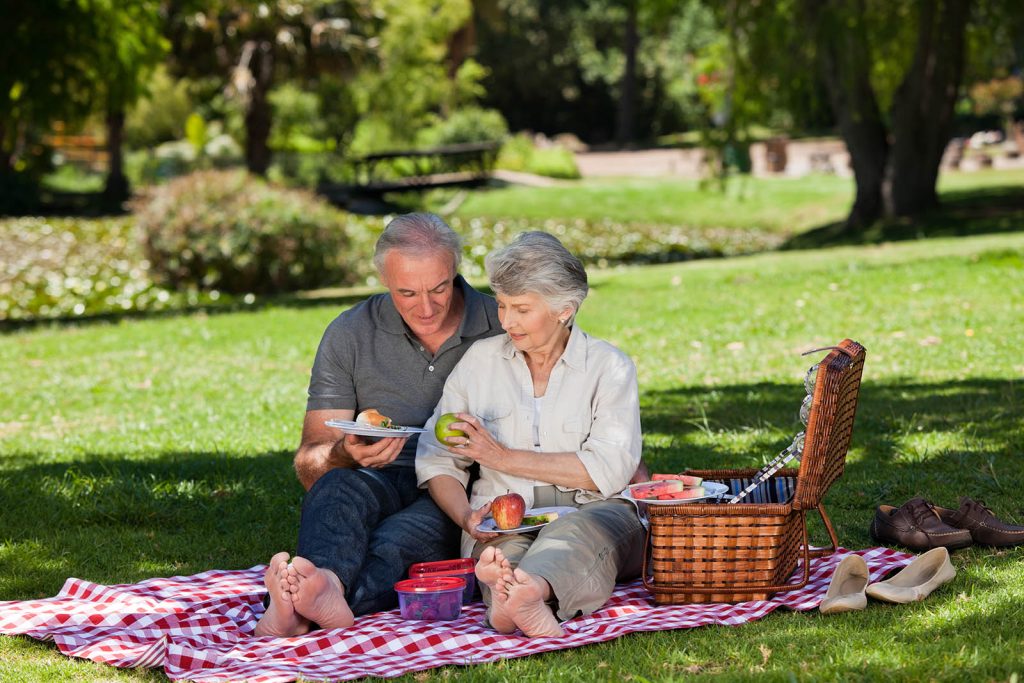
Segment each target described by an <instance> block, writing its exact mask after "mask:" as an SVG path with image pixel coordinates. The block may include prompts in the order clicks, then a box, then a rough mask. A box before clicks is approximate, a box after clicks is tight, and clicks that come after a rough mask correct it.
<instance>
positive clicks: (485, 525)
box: [476, 505, 576, 534]
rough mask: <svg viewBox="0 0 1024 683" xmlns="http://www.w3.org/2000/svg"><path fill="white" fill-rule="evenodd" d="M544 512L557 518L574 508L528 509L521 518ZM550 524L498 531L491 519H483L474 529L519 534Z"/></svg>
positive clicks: (564, 506)
mask: <svg viewBox="0 0 1024 683" xmlns="http://www.w3.org/2000/svg"><path fill="white" fill-rule="evenodd" d="M546 512H557V513H558V516H559V517H561V516H562V515H567V514H569V513H570V512H576V508H574V507H572V506H569V505H556V506H554V507H547V508H530V509H529V510H527V511H526V514H525V515H523V517H529V516H530V515H543V514H544V513H546ZM550 523H551V522H544V523H543V524H534V525H532V526H517V527H516V528H515V529H499V528H498V527H497V525H495V523H494V518H493V517H488V518H487V519H485V520H484V521H483V522H482V523H481V524H480V526H478V527H477V528H476V530H477V531H485V532H487V533H489V534H521V533H524V532H526V531H533V530H534V529H539V528H541V527H543V526H547V525H548V524H550Z"/></svg>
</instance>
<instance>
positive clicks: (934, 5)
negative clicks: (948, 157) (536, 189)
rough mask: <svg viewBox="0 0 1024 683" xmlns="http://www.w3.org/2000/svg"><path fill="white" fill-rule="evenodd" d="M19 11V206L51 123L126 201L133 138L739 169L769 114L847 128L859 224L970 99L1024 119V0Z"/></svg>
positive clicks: (10, 116) (261, 0) (314, 170)
mask: <svg viewBox="0 0 1024 683" xmlns="http://www.w3.org/2000/svg"><path fill="white" fill-rule="evenodd" d="M4 17H5V20H7V21H6V23H7V26H9V27H10V28H9V31H8V32H7V33H8V34H7V35H6V36H5V40H4V41H3V43H2V44H0V66H2V68H0V152H2V161H3V163H2V164H0V173H2V181H3V186H2V188H0V195H2V196H3V197H7V198H8V199H7V200H4V201H3V202H0V203H2V204H3V206H4V208H5V210H8V211H10V210H17V207H16V205H14V204H13V203H14V202H22V203H23V204H25V205H26V206H28V205H30V204H31V202H32V200H33V194H32V188H34V187H37V186H38V183H39V179H40V177H41V176H42V174H43V173H44V172H45V171H46V170H47V166H48V163H49V160H50V158H51V157H50V154H49V151H48V150H47V149H46V146H45V145H44V144H42V142H43V141H44V139H45V136H46V134H47V133H48V132H49V131H50V130H51V129H52V127H53V126H54V124H55V123H56V122H62V123H63V124H64V125H66V126H71V127H74V126H81V125H97V122H98V124H99V126H100V127H101V128H103V129H105V135H104V137H105V140H106V144H107V151H108V156H109V160H110V161H109V173H108V177H107V195H108V196H109V198H110V199H111V201H117V200H118V199H119V198H120V197H123V196H125V194H126V191H127V184H126V181H125V172H124V170H123V169H122V164H121V156H122V155H121V147H122V140H123V139H127V141H128V143H129V146H130V147H131V146H137V147H139V148H147V149H148V148H153V147H156V146H165V145H168V144H170V143H174V144H175V145H176V146H172V147H168V148H167V149H165V150H158V151H157V158H156V159H155V160H154V159H153V158H152V157H153V153H152V149H150V150H149V151H150V154H149V156H148V157H147V158H146V159H145V160H143V161H142V162H140V161H138V160H137V156H136V157H131V155H130V157H131V158H130V159H129V162H127V163H128V165H129V166H130V167H131V168H132V169H137V168H138V167H139V166H140V165H143V166H146V165H148V166H146V167H147V168H151V167H152V168H151V170H152V169H156V170H155V171H153V172H152V173H150V174H149V175H148V176H147V175H145V174H141V175H142V176H144V177H145V179H147V180H152V179H159V178H162V177H167V176H168V175H171V174H173V173H172V171H171V170H169V168H170V166H169V165H168V164H169V163H170V162H169V161H168V162H167V163H164V161H166V157H168V156H174V155H177V157H175V159H176V160H175V161H174V163H175V164H177V165H178V166H180V167H183V168H188V167H190V165H191V166H199V167H201V166H202V165H203V164H206V165H209V164H211V163H214V162H217V163H221V162H224V161H225V160H227V161H230V160H231V159H232V158H233V154H234V152H233V150H234V149H238V150H239V152H238V155H239V156H241V157H242V159H243V160H244V163H245V165H246V166H247V168H248V169H249V170H250V171H251V172H254V173H257V174H261V175H265V174H267V173H268V172H270V171H272V170H273V169H272V164H273V163H274V160H275V155H278V157H279V159H286V158H292V157H288V156H287V155H292V156H293V157H294V158H295V159H298V161H295V162H294V163H293V162H289V163H290V164H291V166H290V167H289V169H288V170H287V171H286V172H285V173H284V175H285V176H286V177H287V178H290V179H292V180H293V181H295V182H301V183H305V184H310V183H312V182H314V180H315V178H316V177H317V176H318V175H322V174H323V173H324V172H325V171H324V168H323V167H322V166H320V167H314V166H313V165H312V163H313V162H312V161H310V159H312V158H313V157H312V156H310V155H312V154H321V155H325V154H329V155H333V157H334V158H344V157H345V156H346V155H347V156H349V157H351V156H352V155H360V154H365V153H368V152H374V151H381V150H388V149H393V148H396V147H406V146H410V145H430V144H440V143H443V142H452V141H466V140H467V139H468V138H471V137H474V136H484V137H487V138H489V139H493V138H495V137H501V136H503V135H504V134H505V133H506V132H507V131H509V130H511V131H513V132H515V131H530V132H540V133H546V134H548V135H549V136H551V135H556V134H560V133H571V134H573V135H575V136H576V137H578V138H579V139H581V140H583V141H584V142H585V143H587V144H589V145H599V146H600V145H605V146H614V147H633V146H641V145H659V144H679V143H685V144H700V145H703V146H705V147H706V148H708V149H709V150H710V151H711V156H712V159H713V162H714V164H713V165H717V166H718V167H719V168H726V167H730V166H734V167H736V168H738V169H740V170H744V169H745V167H746V166H745V163H744V156H745V155H744V153H743V150H744V149H745V148H746V146H747V145H748V144H749V143H750V142H751V141H753V140H755V139H758V138H760V137H765V136H769V135H778V134H783V135H790V136H801V135H809V134H831V133H838V134H839V135H840V136H841V137H842V138H843V140H844V141H845V143H846V147H847V149H848V150H849V152H850V154H851V159H852V167H853V171H854V174H855V178H856V183H857V193H856V197H855V200H854V203H853V205H852V207H851V211H850V213H849V216H848V219H847V221H846V225H847V229H849V230H860V229H863V227H864V226H866V225H870V224H871V223H872V222H874V221H875V220H877V219H878V218H880V217H885V216H888V217H901V216H915V215H919V214H921V213H922V212H924V211H927V210H928V209H929V208H930V207H932V206H933V205H934V204H935V203H936V201H937V199H936V197H937V195H936V191H935V182H936V177H937V174H938V168H939V163H940V160H941V157H942V154H943V151H944V150H945V148H946V143H947V141H948V140H949V138H950V136H951V135H952V134H953V133H954V131H955V129H956V127H957V121H965V120H970V121H974V122H976V121H977V120H978V119H977V118H976V117H977V116H989V117H990V119H989V120H991V121H992V122H994V123H995V124H996V125H998V126H999V127H1001V128H1003V129H1005V130H1006V131H1007V132H1008V133H1009V132H1012V124H1013V121H1014V119H1015V117H1016V114H1017V112H1018V111H1019V107H1020V104H1021V101H1020V100H1021V96H1020V89H1019V84H1020V80H1019V78H1020V74H1019V70H1020V68H1021V64H1022V58H1021V55H1022V54H1024V10H1022V8H1021V6H1020V3H1019V2H1017V1H1015V0H935V2H928V3H921V2H916V1H915V0H786V1H784V2H745V1H742V0H680V1H670V0H627V1H626V2H613V1H612V0H562V1H560V2H546V1H544V0H429V1H428V0H378V1H371V0H139V1H138V2H133V3H127V4H125V3H117V2H114V1H113V0H40V1H39V2H32V3H25V2H13V3H11V2H9V3H7V7H6V8H5V10H4ZM999 79H1005V83H1004V81H1003V80H999ZM1015 79H1016V80H1015ZM972 98H973V100H972ZM993 102H996V103H995V104H993ZM964 103H967V104H966V105H965V104H964ZM147 112H148V113H147ZM90 122H91V123H90ZM126 126H127V127H126ZM169 136H177V138H178V139H177V140H170V141H169V140H167V138H168V137H169ZM182 136H184V137H185V138H187V140H182V139H181V138H182ZM161 154H162V155H163V157H161V156H160V155H161ZM296 155H297V156H296ZM303 155H306V156H303ZM178 157H180V158H178ZM282 163H284V162H282ZM318 163H319V162H318ZM133 173H134V174H135V176H136V177H139V176H140V174H139V173H138V172H137V171H136V170H133ZM15 188H18V189H15ZM12 206H13V209H12Z"/></svg>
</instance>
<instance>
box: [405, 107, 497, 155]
mask: <svg viewBox="0 0 1024 683" xmlns="http://www.w3.org/2000/svg"><path fill="white" fill-rule="evenodd" d="M506 135H508V124H507V123H505V117H503V116H502V115H501V112H499V111H497V110H496V109H481V108H480V107H465V108H464V109H459V110H457V111H455V112H453V113H452V115H451V116H449V117H448V118H447V119H444V120H443V121H439V122H438V123H436V124H435V125H433V126H431V127H429V128H425V129H423V130H421V131H420V132H419V134H418V135H417V136H416V142H417V144H419V145H421V146H424V147H436V146H441V145H457V144H461V143H466V142H491V141H500V140H502V139H503V138H504V137H505V136H506Z"/></svg>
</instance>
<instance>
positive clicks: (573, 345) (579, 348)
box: [501, 325, 587, 370]
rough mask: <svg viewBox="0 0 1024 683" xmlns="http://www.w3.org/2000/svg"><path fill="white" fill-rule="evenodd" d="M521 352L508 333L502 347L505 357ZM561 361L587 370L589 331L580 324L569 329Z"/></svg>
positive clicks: (509, 357) (575, 368)
mask: <svg viewBox="0 0 1024 683" xmlns="http://www.w3.org/2000/svg"><path fill="white" fill-rule="evenodd" d="M517 353H519V351H518V350H517V349H516V347H515V346H514V345H513V344H512V338H511V337H509V336H508V335H507V334H506V335H505V337H504V342H503V343H502V347H501V355H502V357H503V358H506V359H511V358H514V357H515V355H516V354H517ZM559 361H560V362H564V363H565V364H566V365H568V366H569V367H570V368H572V369H573V370H585V369H586V367H587V333H586V332H584V331H583V330H581V329H580V327H579V325H573V326H572V329H571V330H570V331H569V341H568V342H566V344H565V351H563V352H562V357H561V358H559Z"/></svg>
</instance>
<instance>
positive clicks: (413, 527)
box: [296, 467, 460, 616]
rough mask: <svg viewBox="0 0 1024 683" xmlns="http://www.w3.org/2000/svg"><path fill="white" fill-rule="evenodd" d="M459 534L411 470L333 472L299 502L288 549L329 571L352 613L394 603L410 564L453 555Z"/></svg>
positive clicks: (447, 557)
mask: <svg viewBox="0 0 1024 683" xmlns="http://www.w3.org/2000/svg"><path fill="white" fill-rule="evenodd" d="M459 533H460V532H459V528H458V527H457V526H456V525H455V523H454V522H452V521H451V520H450V519H449V518H448V515H446V514H445V513H444V512H442V511H441V509H440V508H438V507H437V505H436V504H434V501H433V499H432V498H431V497H430V494H429V493H427V492H426V490H423V489H419V488H417V487H416V470H415V468H412V467H388V468H384V469H373V470H370V469H367V470H350V469H333V470H331V471H329V472H327V473H326V474H324V475H323V476H322V477H320V479H318V480H317V482H316V483H315V484H313V487H312V488H311V489H310V490H309V492H308V493H307V494H306V497H305V499H304V500H303V502H302V520H301V522H300V523H299V545H298V549H297V553H296V554H298V555H300V556H302V557H304V558H306V559H308V560H310V561H311V562H312V563H313V564H315V565H316V566H318V567H322V568H325V569H330V570H331V571H333V572H334V573H335V574H336V575H337V576H338V578H339V579H341V583H342V584H344V586H345V599H346V600H347V601H348V604H349V607H351V608H352V612H353V613H354V614H355V615H356V616H359V615H361V614H369V613H371V612H379V611H381V610H387V609H393V608H395V607H396V606H397V605H398V597H397V595H396V594H395V589H394V586H395V583H397V582H398V581H401V580H402V579H404V578H407V572H408V571H409V566H410V565H412V564H415V563H416V562H432V561H435V560H446V559H451V558H453V557H458V549H459Z"/></svg>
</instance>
